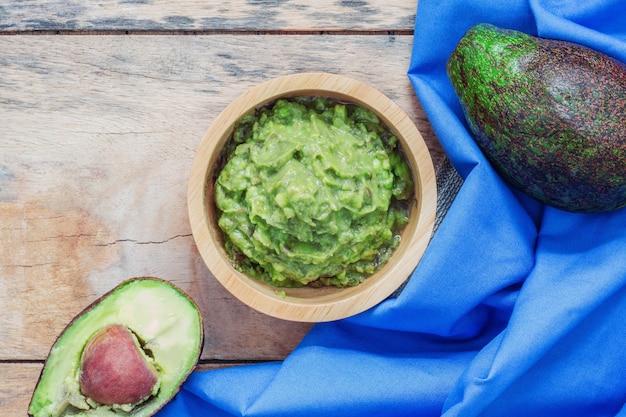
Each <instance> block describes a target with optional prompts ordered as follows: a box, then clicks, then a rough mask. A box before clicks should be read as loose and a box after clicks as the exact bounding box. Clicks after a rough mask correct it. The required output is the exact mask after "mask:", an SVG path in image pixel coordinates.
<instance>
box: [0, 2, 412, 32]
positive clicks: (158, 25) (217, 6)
mask: <svg viewBox="0 0 626 417" xmlns="http://www.w3.org/2000/svg"><path fill="white" fill-rule="evenodd" d="M416 6H417V0H410V1H406V0H340V1H337V0H319V1H315V2H311V1H307V0H247V1H246V0H235V1H231V0H213V1H199V0H183V1H176V2H171V1H165V0H117V1H95V2H83V1H77V0H44V1H39V0H24V1H19V2H16V1H10V0H3V1H0V30H1V31H33V30H45V31H57V30H60V31H68V30H71V31H75V30H83V31H84V30H90V31H94V30H95V31H98V30H122V31H146V30H148V31H154V30H177V31H178V30H182V31H205V30H209V31H216V30H228V31H231V30H237V31H335V30H341V31H345V30H360V31H363V30H366V31H410V30H412V29H413V24H414V21H415V11H416Z"/></svg>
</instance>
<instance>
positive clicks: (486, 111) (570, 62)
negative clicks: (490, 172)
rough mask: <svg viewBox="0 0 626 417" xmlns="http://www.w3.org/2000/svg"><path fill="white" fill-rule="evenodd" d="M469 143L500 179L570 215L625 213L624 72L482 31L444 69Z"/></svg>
mask: <svg viewBox="0 0 626 417" xmlns="http://www.w3.org/2000/svg"><path fill="white" fill-rule="evenodd" d="M446 69H447V73H448V77H449V78H450V80H451V82H452V85H453V86H454V89H455V91H456V94H457V96H458V97H459V99H460V102H461V106H462V108H463V112H464V113H465V117H466V119H467V121H468V124H469V126H470V129H471V130H472V133H473V134H474V139H475V140H476V142H477V144H478V145H479V147H480V149H481V150H482V152H483V153H484V154H485V155H486V157H487V158H488V159H489V160H490V162H491V163H492V164H493V165H494V167H495V169H496V170H497V171H498V172H499V173H500V174H501V175H502V177H503V178H504V179H505V180H506V181H507V182H509V183H510V184H511V185H513V186H514V187H517V188H518V189H520V190H521V191H523V192H525V193H526V194H528V195H530V196H532V197H534V198H536V199H538V200H540V201H542V202H544V203H546V204H548V205H551V206H554V207H557V208H560V209H563V210H567V211H571V212H581V213H587V212H606V211H611V210H616V209H619V208H622V207H624V206H626V120H625V117H624V116H625V114H626V66H625V65H624V64H623V63H621V62H619V61H617V60H615V59H613V58H611V57H609V56H607V55H604V54H601V53H599V52H597V51H594V50H592V49H589V48H587V47H584V46H582V45H578V44H575V43H571V42H565V41H559V40H553V39H545V38H538V37H534V36H531V35H528V34H525V33H522V32H518V31H514V30H507V29H502V28H499V27H496V26H493V25H490V24H485V23H481V24H478V25H475V26H474V27H472V28H470V29H469V30H468V31H467V33H466V34H465V35H464V36H463V38H462V39H461V40H460V42H459V43H458V45H457V46H456V49H455V50H454V51H453V53H452V54H451V56H450V57H449V59H448V62H447V67H446Z"/></svg>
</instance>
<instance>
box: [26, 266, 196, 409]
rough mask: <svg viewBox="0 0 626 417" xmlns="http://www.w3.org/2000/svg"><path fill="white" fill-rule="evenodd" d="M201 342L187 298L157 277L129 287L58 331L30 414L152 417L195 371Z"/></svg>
mask: <svg viewBox="0 0 626 417" xmlns="http://www.w3.org/2000/svg"><path fill="white" fill-rule="evenodd" d="M203 342H204V333H203V328H202V316H201V314H200V312H199V310H198V307H197V305H196V304H195V303H194V302H193V300H191V298H189V296H188V295H187V294H185V293H184V292H183V291H182V290H180V289H178V288H176V287H175V286H174V285H173V284H171V283H169V282H167V281H164V280H161V279H158V278H133V279H130V280H127V281H125V282H123V283H121V284H120V285H118V286H117V287H116V288H114V289H113V290H111V291H110V292H109V293H107V294H105V295H104V296H103V297H102V298H100V299H99V300H97V301H95V302H94V303H93V304H91V305H90V306H89V307H87V308H86V309H85V310H84V311H83V312H82V313H81V314H79V315H78V316H76V317H75V318H74V320H72V321H71V322H70V324H68V326H67V327H66V328H65V330H63V332H62V333H61V335H60V336H59V337H58V339H57V341H56V342H55V344H54V345H53V346H52V348H51V350H50V353H49V355H48V359H47V360H46V363H45V365H44V367H43V369H42V371H41V375H40V377H39V382H38V383H37V386H36V387H35V391H34V393H33V397H32V399H31V402H30V406H29V410H28V413H29V415H30V416H32V417H59V416H98V417H106V416H117V417H119V416H125V415H128V416H130V415H132V416H134V417H145V416H151V415H153V414H155V413H156V412H157V411H158V410H159V409H161V408H162V407H163V406H164V405H165V404H166V403H167V402H168V401H170V400H171V399H172V397H173V396H174V395H175V394H176V393H177V392H178V390H179V388H180V386H181V385H182V383H183V382H184V381H185V380H186V379H187V377H188V376H189V374H190V373H191V372H192V371H193V369H194V367H195V365H196V364H197V362H198V359H199V357H200V353H201V352H202V345H203ZM129 371H130V372H129ZM127 378H131V379H132V380H131V381H128V380H127ZM124 387H127V388H124ZM131 387H132V388H133V389H131ZM86 393H87V394H88V395H89V396H88V395H86ZM90 396H91V397H90ZM92 397H96V399H94V398H92ZM117 402H122V404H118V403H117Z"/></svg>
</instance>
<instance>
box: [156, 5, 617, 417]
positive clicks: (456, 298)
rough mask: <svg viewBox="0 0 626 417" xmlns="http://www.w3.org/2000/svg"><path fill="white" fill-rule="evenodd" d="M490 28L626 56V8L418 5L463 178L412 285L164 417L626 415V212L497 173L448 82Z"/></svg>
mask: <svg viewBox="0 0 626 417" xmlns="http://www.w3.org/2000/svg"><path fill="white" fill-rule="evenodd" d="M479 22H488V23H492V24H495V25H498V26H502V27H506V28H510V29H517V30H522V31H524V32H526V33H529V34H532V35H539V36H545V37H552V38H559V39H565V40H572V41H575V42H578V43H581V44H584V45H587V46H590V47H592V48H594V49H597V50H601V51H603V52H605V53H607V54H609V55H611V56H614V57H616V58H617V59H620V60H622V61H626V9H624V4H623V1H621V0H611V1H600V0H593V1H585V2H581V1H573V0H507V1H506V2H503V1H501V0H497V1H496V0H448V1H445V2H442V1H435V0H420V2H419V6H418V10H417V15H416V23H415V40H414V46H413V54H412V60H411V66H410V68H409V70H408V76H409V78H410V80H411V82H412V84H413V87H414V89H415V92H416V94H417V96H418V98H419V100H420V102H421V104H422V106H423V108H424V110H425V112H426V114H427V115H428V117H429V120H430V122H431V124H432V126H433V129H434V131H435V133H436V134H437V136H438V138H439V139H440V142H441V144H442V146H443V148H444V150H445V152H446V154H447V156H448V157H449V159H450V160H451V162H452V164H453V165H454V167H455V168H456V170H457V171H458V172H459V174H460V175H461V176H462V177H463V179H464V183H463V186H462V187H461V189H460V191H459V193H458V195H457V197H456V199H455V201H454V202H453V204H452V206H451V207H450V209H449V210H448V212H447V214H446V217H445V219H444V220H443V222H442V223H441V226H440V227H439V229H438V231H437V233H436V234H435V235H434V237H433V239H432V241H431V243H430V245H429V247H428V249H427V251H426V253H425V254H424V257H423V258H422V260H421V261H420V263H419V265H418V266H417V268H416V269H415V271H414V273H413V274H412V276H411V278H410V280H409V282H408V283H407V285H406V287H405V288H404V289H403V291H402V292H401V293H400V294H399V295H398V296H397V297H395V298H390V299H388V300H386V301H384V302H382V303H381V304H379V305H378V306H376V307H374V308H372V309H371V310H369V311H366V312H364V313H362V314H359V315H357V316H354V317H351V318H348V319H344V320H339V321H336V322H331V323H321V324H317V325H315V326H314V327H313V329H312V330H311V331H310V332H309V334H307V336H306V337H305V338H304V340H303V341H302V343H301V344H300V345H299V346H298V347H297V348H296V349H295V350H294V351H293V352H292V353H291V354H290V355H289V356H288V357H287V358H286V359H285V360H284V361H282V362H274V363H266V364H255V365H246V366H239V367H233V368H228V369H219V370H211V371H202V372H200V371H198V372H195V373H193V374H192V375H191V376H190V378H189V379H188V380H187V382H186V383H185V384H184V385H183V387H182V389H181V391H180V392H179V394H178V395H177V396H176V398H175V399H174V400H173V401H172V402H170V403H169V404H168V405H167V406H166V407H165V408H164V409H163V410H162V411H161V412H160V413H159V414H158V416H160V417H171V416H182V417H184V416H189V417H195V416H283V415H284V416H308V417H310V416H318V415H319V416H344V417H345V416H370V415H371V416H377V417H383V416H445V417H453V416H455V417H456V416H459V417H460V416H464V417H465V416H467V417H469V416H509V417H510V416H533V417H542V416H545V417H548V416H550V417H555V416H567V417H578V416H580V417H583V416H584V417H604V416H618V417H626V406H625V403H626V211H625V210H619V211H616V212H612V213H605V214H574V213H568V212H564V211H560V210H557V209H554V208H552V207H547V206H543V205H542V204H540V203H538V202H537V201H535V200H533V199H531V198H529V197H527V196H525V195H523V194H521V193H519V192H518V191H516V190H513V189H511V188H510V187H509V186H508V185H507V184H506V183H504V182H503V181H502V179H501V178H500V177H499V176H498V175H497V174H496V173H495V172H494V171H493V169H492V167H491V166H490V164H489V163H488V162H487V161H486V159H485V157H484V155H482V154H481V152H480V151H479V149H478V148H477V146H476V145H475V143H474V141H473V140H472V138H471V136H470V133H469V131H468V128H467V124H466V122H465V120H464V118H463V115H462V112H461V109H460V106H459V103H458V99H457V98H456V96H455V94H454V91H453V89H452V86H451V84H450V82H449V80H448V78H447V75H446V73H445V62H446V60H447V57H448V56H449V55H450V53H451V52H452V50H453V49H454V47H455V46H456V44H457V42H458V41H459V39H460V38H461V37H462V36H463V34H464V33H465V31H466V30H467V29H468V28H469V27H470V26H472V25H473V24H475V23H479Z"/></svg>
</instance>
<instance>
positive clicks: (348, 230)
mask: <svg viewBox="0 0 626 417" xmlns="http://www.w3.org/2000/svg"><path fill="white" fill-rule="evenodd" d="M397 142H398V141H397V138H396V136H394V134H393V133H392V132H391V131H389V130H388V128H387V127H386V126H385V125H384V124H383V123H382V122H381V121H380V120H379V118H378V117H377V116H376V115H375V114H374V113H372V112H371V111H369V110H367V109H365V108H363V107H361V106H359V105H356V104H350V103H342V102H338V101H336V100H334V99H330V98H324V97H298V98H292V99H279V100H277V101H275V102H274V103H271V104H270V105H267V106H264V107H262V108H259V109H257V110H256V111H254V112H253V113H251V114H248V115H246V116H244V117H242V118H241V119H240V120H239V121H238V123H237V124H236V126H235V127H234V131H233V134H232V137H231V138H230V139H229V141H228V143H227V146H226V147H225V150H224V151H223V153H222V155H221V160H220V162H219V163H218V164H217V167H216V180H215V187H214V190H215V204H216V206H217V209H218V210H217V211H218V215H219V220H218V224H219V227H220V228H221V230H222V231H223V233H224V242H225V247H226V250H227V252H228V253H229V256H230V257H231V262H232V263H233V265H234V266H235V268H237V269H238V270H240V271H242V272H244V273H246V274H248V275H251V276H253V277H255V278H258V279H261V280H265V281H267V282H268V283H270V284H272V285H274V286H277V287H300V286H305V285H310V286H330V285H333V286H337V287H345V286H354V285H358V284H359V283H360V282H362V281H363V280H365V279H366V278H367V277H368V276H370V275H372V274H373V273H374V272H376V271H377V270H378V269H380V268H381V267H382V266H383V265H384V264H385V262H387V260H388V259H389V257H390V256H391V254H392V252H393V251H394V249H395V248H396V247H397V246H398V244H399V241H400V232H401V230H402V228H403V226H404V225H405V224H406V223H407V222H408V215H409V206H410V200H411V199H412V198H413V180H412V177H411V172H410V169H409V166H408V164H407V162H406V160H405V159H404V156H403V154H402V151H401V149H400V146H399V145H398V143H397Z"/></svg>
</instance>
